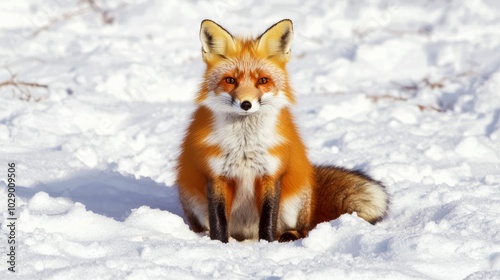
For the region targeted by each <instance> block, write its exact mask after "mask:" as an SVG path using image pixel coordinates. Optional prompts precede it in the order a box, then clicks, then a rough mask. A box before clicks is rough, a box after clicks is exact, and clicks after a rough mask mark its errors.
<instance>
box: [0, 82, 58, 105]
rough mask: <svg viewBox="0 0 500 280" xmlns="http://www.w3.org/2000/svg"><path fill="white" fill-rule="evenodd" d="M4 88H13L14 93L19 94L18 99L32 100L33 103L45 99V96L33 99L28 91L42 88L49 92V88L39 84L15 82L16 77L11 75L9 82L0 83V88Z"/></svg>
mask: <svg viewBox="0 0 500 280" xmlns="http://www.w3.org/2000/svg"><path fill="white" fill-rule="evenodd" d="M6 86H12V87H14V93H15V92H16V90H17V92H19V94H20V97H19V99H21V100H24V101H30V100H33V101H35V102H39V101H41V100H43V99H45V98H47V95H44V96H41V97H36V98H35V97H33V94H32V93H31V91H30V90H29V89H30V88H44V89H45V90H47V92H48V91H49V86H48V85H45V84H39V83H33V82H25V81H17V80H16V75H12V77H11V78H10V79H9V80H6V81H3V82H0V87H6Z"/></svg>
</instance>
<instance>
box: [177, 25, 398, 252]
mask: <svg viewBox="0 0 500 280" xmlns="http://www.w3.org/2000/svg"><path fill="white" fill-rule="evenodd" d="M199 34H200V35H199V36H200V41H201V45H202V46H201V47H202V48H201V49H202V58H203V61H204V63H205V65H206V69H205V73H204V76H203V80H202V82H201V85H200V88H199V91H198V93H197V96H196V98H195V103H196V106H197V107H196V109H195V110H194V113H193V115H192V119H191V120H190V123H189V125H188V127H187V129H186V131H185V135H184V139H183V141H182V144H181V146H180V152H179V156H178V160H177V168H176V171H177V173H176V185H177V186H178V194H179V200H180V204H181V206H182V209H183V212H184V217H185V220H186V222H187V223H188V225H189V227H190V229H191V230H193V231H194V232H198V233H203V232H205V233H208V235H209V237H210V239H212V240H219V241H221V242H223V243H227V242H228V241H229V238H232V239H234V240H236V241H243V240H266V241H268V242H273V241H276V240H277V241H278V242H288V241H294V240H298V239H301V238H304V237H307V236H308V233H309V231H311V230H312V229H313V228H314V227H315V226H316V225H317V224H319V223H322V222H326V221H330V220H334V219H336V218H338V217H339V216H340V215H342V214H345V213H350V214H352V213H356V214H357V216H358V217H361V218H363V219H364V220H366V221H368V222H369V223H372V224H375V223H376V222H378V221H380V220H382V219H383V218H384V217H385V216H386V214H387V211H388V205H389V195H388V192H387V191H386V187H385V186H384V185H383V184H382V183H381V182H379V181H377V180H375V179H372V178H371V177H369V176H368V175H366V174H364V173H362V172H360V171H354V170H348V169H346V168H342V167H337V166H333V165H332V166H329V165H313V164H312V163H311V162H310V161H309V159H308V157H307V151H306V146H305V144H304V142H303V141H302V139H301V137H300V135H299V132H298V128H297V126H296V124H295V119H294V117H293V115H292V112H291V107H292V106H293V105H294V104H295V103H296V101H295V97H294V94H293V90H292V88H291V86H290V82H289V77H288V72H287V70H286V64H287V62H288V61H289V60H290V55H291V42H292V39H293V24H292V21H291V20H289V19H284V20H281V21H279V22H277V23H276V24H274V25H272V26H271V27H269V28H268V29H267V30H266V31H265V32H264V33H262V34H261V35H260V36H258V37H254V38H253V37H241V36H233V35H232V34H231V33H229V32H228V31H227V30H226V29H224V28H223V27H222V26H220V25H219V24H217V23H215V22H214V21H212V20H208V19H207V20H203V21H202V22H201V27H200V33H199Z"/></svg>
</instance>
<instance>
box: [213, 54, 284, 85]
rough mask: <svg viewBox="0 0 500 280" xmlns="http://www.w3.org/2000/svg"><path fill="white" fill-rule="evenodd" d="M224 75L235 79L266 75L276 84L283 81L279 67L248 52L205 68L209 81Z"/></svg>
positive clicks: (217, 80)
mask: <svg viewBox="0 0 500 280" xmlns="http://www.w3.org/2000/svg"><path fill="white" fill-rule="evenodd" d="M225 77H233V78H237V79H248V78H259V77H267V78H271V79H273V80H274V81H275V83H277V84H278V85H279V84H281V83H282V82H284V74H283V72H282V70H281V69H280V68H279V67H277V66H276V65H274V63H272V62H270V61H269V60H267V59H263V58H256V57H254V56H252V55H250V54H241V55H239V56H235V57H227V58H225V59H223V60H222V61H220V62H219V63H217V64H216V65H214V66H212V67H211V69H207V78H208V80H209V81H210V82H211V83H218V82H219V81H220V79H223V78H225Z"/></svg>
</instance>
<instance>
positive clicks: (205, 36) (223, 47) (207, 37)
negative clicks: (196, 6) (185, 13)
mask: <svg viewBox="0 0 500 280" xmlns="http://www.w3.org/2000/svg"><path fill="white" fill-rule="evenodd" d="M200 40H201V44H202V50H203V57H207V56H210V55H212V54H215V55H222V56H226V55H227V53H228V52H229V51H231V50H233V49H234V41H233V36H232V35H231V34H230V33H229V32H227V31H226V30H225V29H224V28H222V26H220V25H218V24H217V23H215V22H213V21H211V20H208V19H206V20H204V21H202V22H201V28H200Z"/></svg>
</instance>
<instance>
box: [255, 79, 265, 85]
mask: <svg viewBox="0 0 500 280" xmlns="http://www.w3.org/2000/svg"><path fill="white" fill-rule="evenodd" d="M257 83H259V84H260V85H263V84H266V83H267V78H259V80H258V81H257Z"/></svg>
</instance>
